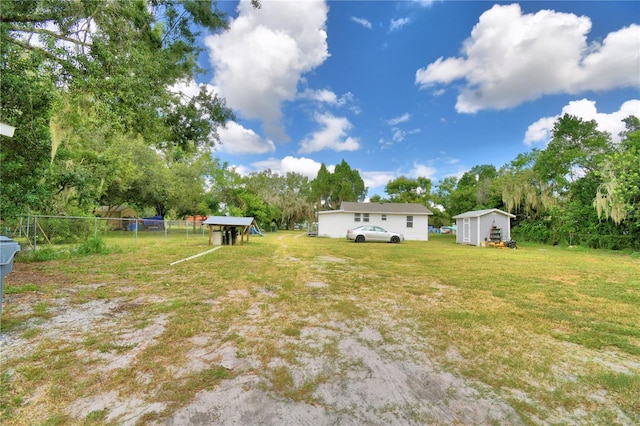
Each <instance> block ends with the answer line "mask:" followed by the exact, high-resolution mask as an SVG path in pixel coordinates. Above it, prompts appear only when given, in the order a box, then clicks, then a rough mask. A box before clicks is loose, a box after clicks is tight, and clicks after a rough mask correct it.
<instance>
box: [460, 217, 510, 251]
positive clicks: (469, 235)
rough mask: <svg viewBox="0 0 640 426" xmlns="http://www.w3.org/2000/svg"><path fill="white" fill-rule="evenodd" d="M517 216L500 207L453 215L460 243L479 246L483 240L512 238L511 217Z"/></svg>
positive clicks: (507, 239)
mask: <svg viewBox="0 0 640 426" xmlns="http://www.w3.org/2000/svg"><path fill="white" fill-rule="evenodd" d="M514 217H515V216H514V215H512V214H511V213H507V212H505V211H502V210H499V209H487V210H474V211H470V212H466V213H462V214H459V215H457V216H453V219H455V220H456V225H457V228H458V232H457V234H456V242H457V243H458V244H471V245H473V246H479V245H481V243H482V242H483V241H491V240H492V239H493V240H496V239H498V238H499V241H509V240H510V239H511V219H512V218H514Z"/></svg>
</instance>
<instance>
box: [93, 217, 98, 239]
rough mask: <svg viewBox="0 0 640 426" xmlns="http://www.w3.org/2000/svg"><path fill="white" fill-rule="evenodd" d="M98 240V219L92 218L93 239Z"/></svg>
mask: <svg viewBox="0 0 640 426" xmlns="http://www.w3.org/2000/svg"><path fill="white" fill-rule="evenodd" d="M97 238H98V218H97V217H94V218H93V239H94V240H95V239H97Z"/></svg>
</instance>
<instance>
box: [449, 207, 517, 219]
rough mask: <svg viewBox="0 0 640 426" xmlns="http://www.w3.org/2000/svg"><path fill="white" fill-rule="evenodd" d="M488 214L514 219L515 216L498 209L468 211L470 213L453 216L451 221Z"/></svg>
mask: <svg viewBox="0 0 640 426" xmlns="http://www.w3.org/2000/svg"><path fill="white" fill-rule="evenodd" d="M490 213H498V214H502V215H505V216H509V217H511V218H514V217H516V216H515V215H513V214H511V213H507V212H505V211H502V210H500V209H486V210H473V211H470V212H465V213H462V214H459V215H455V216H453V218H452V219H464V218H467V217H480V216H484V215H487V214H490Z"/></svg>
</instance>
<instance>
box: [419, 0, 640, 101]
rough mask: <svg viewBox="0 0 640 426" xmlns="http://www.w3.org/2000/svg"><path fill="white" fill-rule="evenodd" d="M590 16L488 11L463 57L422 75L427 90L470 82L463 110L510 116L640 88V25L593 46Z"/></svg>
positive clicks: (501, 8)
mask: <svg viewBox="0 0 640 426" xmlns="http://www.w3.org/2000/svg"><path fill="white" fill-rule="evenodd" d="M590 30H591V20H590V19H589V18H588V17H585V16H582V17H578V16H576V15H574V14H569V13H560V12H555V11H552V10H540V11H539V12H537V13H535V14H522V11H521V9H520V6H519V5H518V4H511V5H495V6H493V7H492V8H491V9H489V10H488V11H486V12H484V13H483V14H482V15H481V16H480V18H479V21H478V23H477V24H476V26H475V27H474V28H473V30H472V32H471V36H470V37H469V38H468V39H467V40H466V41H465V43H464V46H463V49H462V51H463V56H462V57H452V58H446V59H444V58H442V57H441V58H439V59H438V60H436V61H435V62H433V63H431V64H429V65H428V66H427V67H426V68H421V69H419V70H418V71H417V72H416V80H415V82H416V84H418V85H419V86H420V87H421V88H425V87H431V86H432V85H435V84H449V83H452V82H453V81H455V80H458V79H464V80H466V85H465V86H464V87H463V89H462V91H461V93H460V94H459V96H458V100H457V103H456V110H457V111H458V112H463V113H475V112H477V111H479V110H482V109H488V108H494V109H504V108H510V107H513V106H515V105H518V104H520V103H522V102H525V101H528V100H533V99H537V98H539V97H541V96H543V95H546V94H556V93H572V94H573V93H579V92H583V91H589V90H609V89H615V88H621V87H640V77H639V76H640V26H639V25H631V26H629V27H626V28H622V29H620V30H618V31H616V32H612V33H610V34H608V35H607V37H606V38H605V39H604V40H603V42H602V44H598V43H592V44H591V45H588V44H587V34H588V33H589V31H590Z"/></svg>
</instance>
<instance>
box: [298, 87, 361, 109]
mask: <svg viewBox="0 0 640 426" xmlns="http://www.w3.org/2000/svg"><path fill="white" fill-rule="evenodd" d="M298 98H299V99H308V100H311V101H315V102H320V103H326V104H329V105H332V106H337V107H343V106H345V105H347V104H349V103H351V102H353V93H351V92H347V93H345V94H344V95H342V96H340V97H338V95H336V94H335V93H334V92H332V91H331V90H327V89H321V90H313V89H309V88H307V89H305V90H304V91H303V92H301V93H299V94H298Z"/></svg>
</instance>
